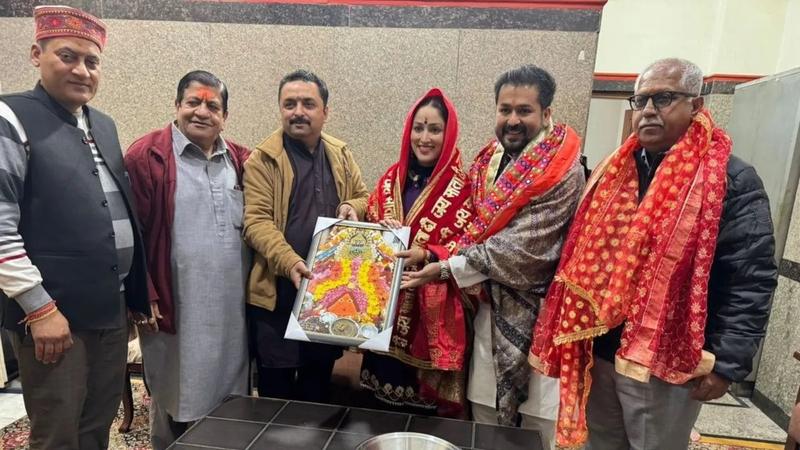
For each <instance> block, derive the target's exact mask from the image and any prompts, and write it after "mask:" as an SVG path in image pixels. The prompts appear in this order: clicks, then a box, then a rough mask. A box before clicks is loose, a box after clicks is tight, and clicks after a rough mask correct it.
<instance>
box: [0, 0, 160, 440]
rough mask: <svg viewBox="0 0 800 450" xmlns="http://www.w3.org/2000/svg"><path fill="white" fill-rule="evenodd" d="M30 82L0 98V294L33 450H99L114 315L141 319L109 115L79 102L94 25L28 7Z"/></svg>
mask: <svg viewBox="0 0 800 450" xmlns="http://www.w3.org/2000/svg"><path fill="white" fill-rule="evenodd" d="M34 17H35V19H36V35H35V40H36V42H35V43H34V44H33V45H32V46H31V53H30V57H31V62H32V63H33V65H34V66H35V67H37V68H38V69H39V72H40V75H41V78H40V81H39V82H38V83H37V84H36V87H35V88H34V89H33V90H31V91H27V92H22V93H18V94H11V95H7V96H4V97H2V98H0V168H1V170H0V217H2V220H0V288H2V290H3V293H4V294H5V295H4V299H3V310H4V314H3V326H4V327H5V328H7V329H11V330H12V331H13V334H14V336H15V338H16V340H17V341H18V343H17V344H18V345H17V353H18V358H19V368H20V375H21V379H22V392H23V394H22V395H23V398H24V399H25V409H26V411H27V413H28V417H30V420H31V435H30V446H31V448H32V449H87V450H88V449H101V448H106V447H107V446H108V433H109V428H110V427H111V422H112V420H113V419H114V416H115V415H116V412H117V408H118V407H119V401H120V397H121V394H122V390H121V388H120V387H121V386H122V382H123V376H124V371H125V358H126V354H127V342H128V324H127V317H126V309H127V308H130V309H131V310H133V311H136V314H135V315H136V318H137V320H139V321H145V322H146V321H148V320H149V318H148V317H147V316H148V315H149V308H148V306H147V277H146V269H145V266H144V247H143V245H142V241H141V238H140V234H139V229H138V226H137V223H136V221H135V220H134V218H133V217H131V216H130V213H131V212H132V211H133V205H132V204H131V201H132V199H131V197H132V194H131V192H130V186H129V184H128V179H127V176H126V175H125V168H124V167H123V163H122V151H121V149H120V145H119V140H118V138H117V129H116V126H115V125H114V122H113V121H112V120H111V118H110V117H108V116H106V115H105V114H103V113H101V112H100V111H98V110H96V109H94V108H91V107H89V106H87V103H89V101H90V100H92V98H93V97H94V95H95V93H96V92H97V86H98V83H99V81H100V72H101V67H102V66H101V59H102V50H103V47H104V46H105V42H106V28H105V25H104V24H103V23H102V22H101V21H100V20H98V19H97V18H96V17H94V16H91V15H89V14H87V13H85V12H83V11H80V10H78V9H75V8H70V7H66V6H40V7H37V8H36V9H35V10H34Z"/></svg>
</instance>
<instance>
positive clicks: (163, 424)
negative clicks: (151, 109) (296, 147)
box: [125, 70, 250, 450]
mask: <svg viewBox="0 0 800 450" xmlns="http://www.w3.org/2000/svg"><path fill="white" fill-rule="evenodd" d="M227 118H228V88H227V87H226V86H225V84H224V83H223V82H222V81H220V79H219V78H217V77H216V76H214V75H213V74H211V73H209V72H206V71H203V70H195V71H192V72H189V73H187V74H186V75H184V76H183V78H181V80H180V81H179V82H178V91H177V94H176V97H175V121H174V122H172V123H170V124H168V125H167V126H166V127H164V128H162V129H160V130H156V131H153V132H151V133H148V134H147V135H145V136H143V137H141V138H139V139H138V140H137V141H136V142H134V143H133V144H132V145H131V147H130V148H129V149H128V151H127V152H126V153H125V166H126V167H127V169H128V172H129V173H130V178H131V187H132V188H133V193H134V195H135V197H136V211H137V216H138V218H139V221H140V222H141V224H142V230H143V233H142V234H143V235H144V241H145V248H146V249H147V269H148V273H149V275H150V279H151V280H152V283H151V284H150V288H151V290H150V305H151V308H152V312H153V314H152V315H153V317H154V318H156V319H157V322H156V323H151V324H149V326H142V325H148V324H140V328H139V329H140V330H142V331H145V332H144V333H141V334H140V342H141V347H142V357H143V360H144V361H143V362H144V371H145V377H146V379H147V383H148V387H149V388H150V393H151V394H152V402H151V403H150V441H151V443H152V445H153V448H154V449H155V450H161V449H164V448H166V447H168V446H169V445H170V444H171V443H172V442H173V441H174V440H175V439H177V438H178V437H179V436H180V435H181V434H183V432H184V431H186V429H187V428H188V426H189V425H191V423H192V422H193V421H195V420H197V419H199V418H201V417H203V416H205V415H206V414H208V413H209V412H211V409H213V408H214V407H215V406H217V404H219V403H220V402H221V401H222V400H223V399H224V398H225V397H227V396H228V395H231V394H234V395H245V394H246V392H247V368H248V360H247V341H246V335H247V332H246V329H245V317H244V304H245V298H244V297H245V291H244V289H245V281H246V280H247V272H248V271H249V269H250V252H249V250H248V248H247V245H245V243H244V241H243V240H242V214H243V212H244V204H243V199H242V195H243V194H242V170H243V166H244V161H245V160H246V159H247V157H248V155H249V151H248V150H247V149H246V148H244V147H241V146H239V145H237V144H235V143H234V142H231V141H229V140H227V139H223V138H222V137H221V135H220V133H222V130H223V129H224V128H225V120H226V119H227Z"/></svg>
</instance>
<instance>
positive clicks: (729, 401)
mask: <svg viewBox="0 0 800 450" xmlns="http://www.w3.org/2000/svg"><path fill="white" fill-rule="evenodd" d="M695 429H697V431H699V432H700V434H701V435H704V436H717V437H730V438H740V439H751V440H757V441H767V442H781V443H782V442H785V441H786V432H785V431H783V429H782V428H781V427H779V426H778V425H777V424H776V423H775V422H773V421H772V420H770V419H769V418H768V417H767V416H766V415H765V414H764V413H763V412H761V410H759V409H758V408H757V407H756V406H755V405H753V402H751V401H750V399H746V398H737V397H735V396H733V395H731V394H725V396H723V397H722V398H720V399H718V400H714V401H713V402H710V403H706V404H705V405H703V409H701V410H700V417H699V418H698V419H697V423H696V424H695Z"/></svg>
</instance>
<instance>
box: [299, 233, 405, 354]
mask: <svg viewBox="0 0 800 450" xmlns="http://www.w3.org/2000/svg"><path fill="white" fill-rule="evenodd" d="M409 235H410V230H409V228H408V227H404V228H401V229H398V230H392V229H389V228H386V227H383V226H381V225H377V224H373V223H365V222H352V221H346V220H340V219H332V218H328V217H320V218H318V219H317V225H316V227H315V229H314V239H313V240H312V242H311V250H309V254H308V258H307V259H306V266H307V267H308V269H309V270H310V271H311V273H312V274H313V278H312V279H311V280H307V279H303V280H302V282H301V284H300V289H298V292H297V298H296V299H295V303H294V309H293V310H292V315H291V316H290V317H289V325H288V326H287V328H286V334H285V335H284V337H285V338H287V339H295V340H301V341H307V342H322V343H326V344H334V345H341V346H346V347H350V346H357V347H360V348H364V349H369V350H379V351H388V350H389V343H390V340H391V335H392V327H393V325H394V317H395V309H396V308H395V306H396V303H397V298H398V296H399V293H400V280H401V278H402V275H403V258H397V257H395V256H394V255H395V253H396V252H398V251H400V250H405V249H406V248H408V240H409Z"/></svg>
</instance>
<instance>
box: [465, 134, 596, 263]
mask: <svg viewBox="0 0 800 450" xmlns="http://www.w3.org/2000/svg"><path fill="white" fill-rule="evenodd" d="M548 131H549V132H548ZM580 142H581V140H580V137H578V134H577V133H575V131H574V130H573V129H572V128H570V127H568V126H567V125H565V124H557V125H554V126H551V127H549V128H547V129H546V130H545V134H544V135H543V136H542V138H541V139H539V140H538V141H533V142H531V144H529V145H528V146H527V147H526V148H525V149H524V150H523V151H522V153H521V154H520V156H519V157H518V158H517V160H516V161H514V163H513V165H512V166H511V167H509V168H507V169H506V170H505V171H504V172H503V174H502V175H500V177H499V178H498V179H497V181H495V180H494V177H495V174H496V173H497V167H496V162H497V161H498V158H497V156H498V153H499V152H500V151H502V146H501V145H500V143H499V142H498V141H497V139H492V141H491V142H489V144H487V145H486V147H484V148H483V149H482V150H481V151H480V152H479V153H478V156H476V157H475V161H474V162H473V163H472V167H470V170H469V179H470V181H471V182H472V200H473V204H474V205H475V217H474V218H473V220H471V221H470V223H469V227H468V228H467V233H466V234H465V235H464V237H463V238H462V239H461V241H460V243H459V245H460V246H461V247H466V246H469V245H471V244H475V243H481V242H483V241H484V240H486V239H487V238H488V237H490V236H492V235H493V234H495V233H497V232H498V231H499V230H502V229H503V228H504V227H505V226H506V225H508V222H510V221H511V219H513V218H514V216H516V215H517V212H519V210H520V209H522V208H523V207H524V206H525V205H527V204H528V203H529V202H530V201H531V199H533V198H535V197H537V196H539V195H542V194H543V193H545V192H547V191H548V190H549V189H550V188H552V187H553V186H555V185H556V184H558V182H559V181H561V180H562V179H563V178H564V175H565V174H566V173H567V171H569V169H570V168H572V165H573V164H574V163H575V161H576V160H577V158H578V154H579V152H580V147H581V145H580Z"/></svg>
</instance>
